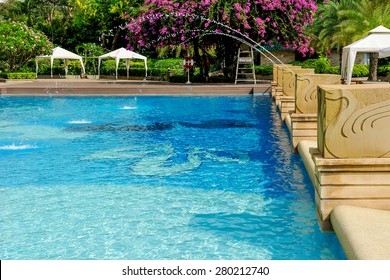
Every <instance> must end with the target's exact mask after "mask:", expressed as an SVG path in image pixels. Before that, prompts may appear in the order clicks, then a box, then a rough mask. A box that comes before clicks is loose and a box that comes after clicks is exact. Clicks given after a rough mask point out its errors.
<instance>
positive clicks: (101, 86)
mask: <svg viewBox="0 0 390 280" xmlns="http://www.w3.org/2000/svg"><path fill="white" fill-rule="evenodd" d="M270 91H271V82H270V81H267V80H264V81H259V82H258V83H257V84H256V85H254V84H237V85H234V84H212V83H204V84H196V83H191V84H171V83H167V82H159V81H127V80H95V79H38V80H19V81H12V80H7V81H6V82H5V83H0V94H3V95H247V94H252V93H255V94H261V93H270Z"/></svg>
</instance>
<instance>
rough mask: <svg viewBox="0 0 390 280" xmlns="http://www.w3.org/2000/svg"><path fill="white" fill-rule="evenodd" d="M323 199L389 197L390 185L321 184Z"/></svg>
mask: <svg viewBox="0 0 390 280" xmlns="http://www.w3.org/2000/svg"><path fill="white" fill-rule="evenodd" d="M320 196H321V198H322V199H376V198H381V199H388V198H389V197H390V185H384V186H372V185H364V186H347V185H345V186H342V187H340V186H327V185H323V186H321V192H320Z"/></svg>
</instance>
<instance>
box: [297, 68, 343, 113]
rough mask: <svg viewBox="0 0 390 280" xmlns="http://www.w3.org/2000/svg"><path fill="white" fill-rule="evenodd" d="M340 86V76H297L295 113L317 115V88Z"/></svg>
mask: <svg viewBox="0 0 390 280" xmlns="http://www.w3.org/2000/svg"><path fill="white" fill-rule="evenodd" d="M334 84H341V76H340V75H330V74H303V73H301V74H297V75H296V91H295V94H296V96H295V100H296V101H295V102H296V112H297V113H302V114H310V113H315V114H316V113H317V107H318V100H317V87H318V86H319V85H334Z"/></svg>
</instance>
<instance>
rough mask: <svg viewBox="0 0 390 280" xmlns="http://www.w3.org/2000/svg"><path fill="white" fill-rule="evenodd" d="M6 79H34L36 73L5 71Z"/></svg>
mask: <svg viewBox="0 0 390 280" xmlns="http://www.w3.org/2000/svg"><path fill="white" fill-rule="evenodd" d="M4 78H7V79H35V78H36V74H35V73H31V72H30V73H7V74H6V77H4Z"/></svg>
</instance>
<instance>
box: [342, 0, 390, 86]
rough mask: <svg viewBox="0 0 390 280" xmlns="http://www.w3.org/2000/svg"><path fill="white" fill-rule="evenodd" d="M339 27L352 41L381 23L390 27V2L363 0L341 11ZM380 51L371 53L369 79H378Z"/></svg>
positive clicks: (365, 34)
mask: <svg viewBox="0 0 390 280" xmlns="http://www.w3.org/2000/svg"><path fill="white" fill-rule="evenodd" d="M339 14H340V19H341V22H340V24H339V28H340V30H341V33H344V36H349V38H350V39H351V42H354V41H356V40H358V39H361V38H363V37H364V36H367V35H368V32H369V31H370V30H371V29H374V28H375V27H377V26H379V25H383V26H386V27H390V2H389V1H383V0H361V2H360V3H359V5H357V6H356V7H354V8H353V9H351V8H350V9H346V10H343V11H340V13H339ZM377 68H378V53H370V71H369V76H368V79H369V80H372V81H375V80H377Z"/></svg>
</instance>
